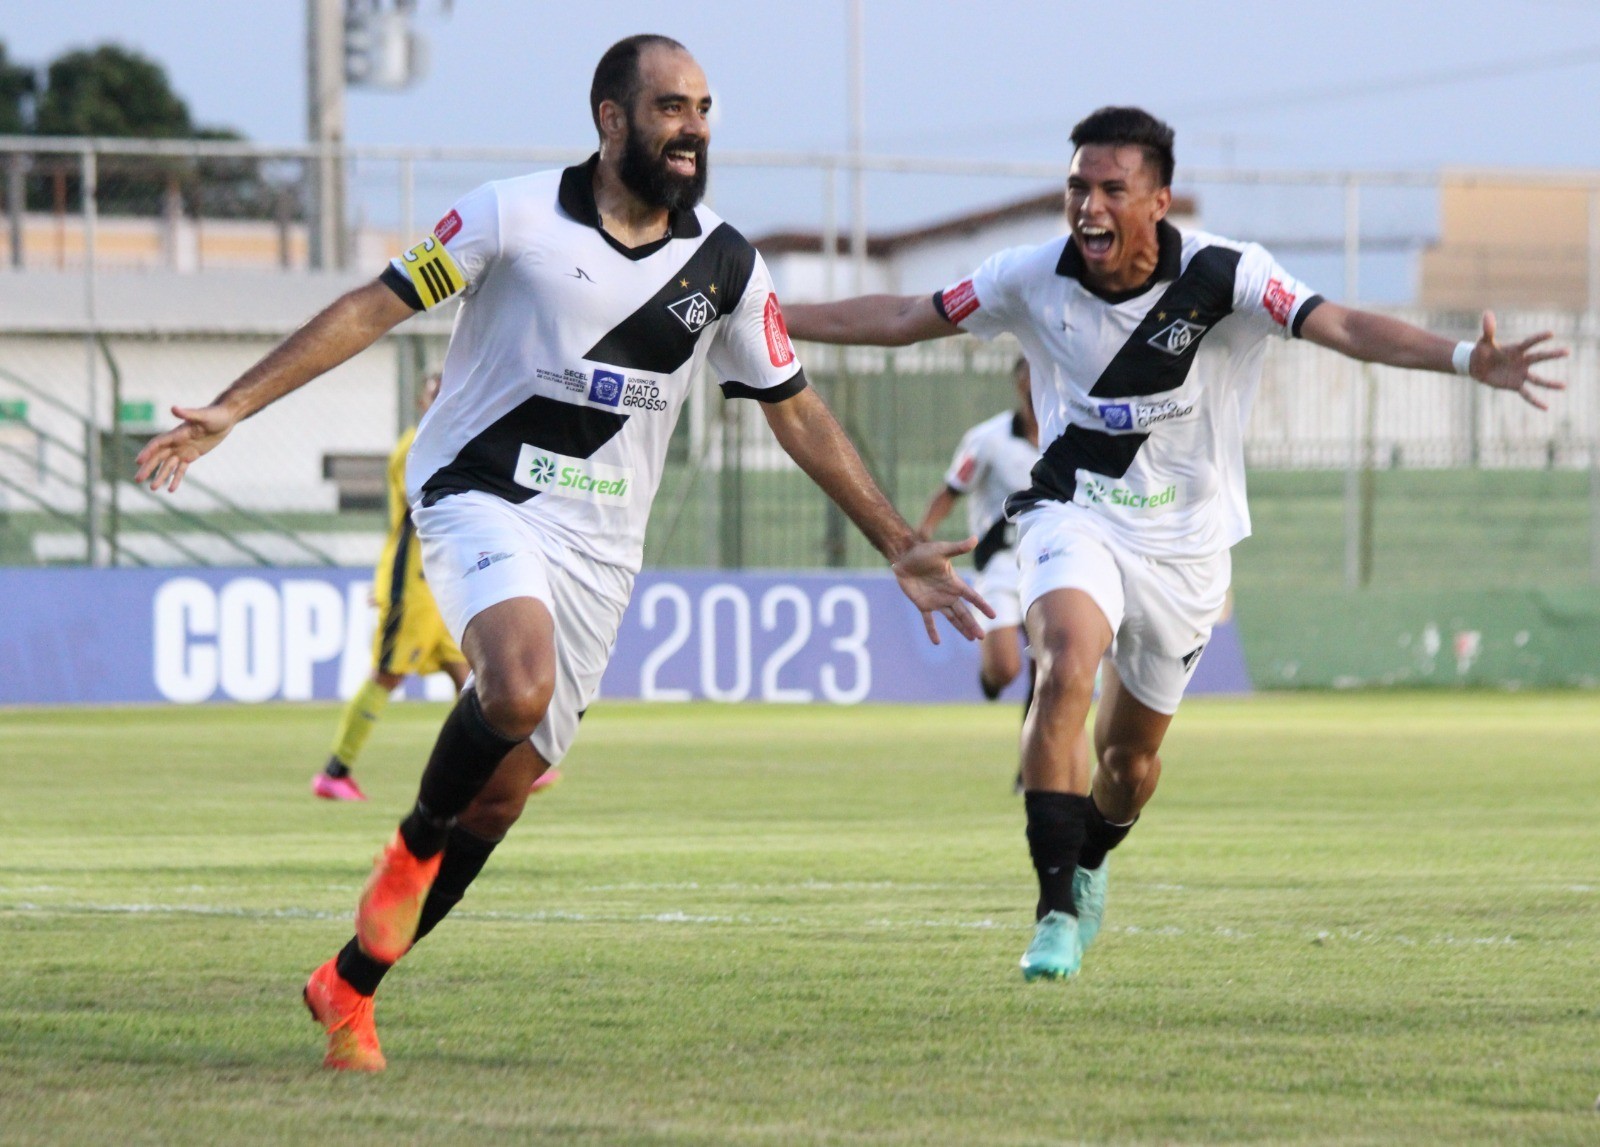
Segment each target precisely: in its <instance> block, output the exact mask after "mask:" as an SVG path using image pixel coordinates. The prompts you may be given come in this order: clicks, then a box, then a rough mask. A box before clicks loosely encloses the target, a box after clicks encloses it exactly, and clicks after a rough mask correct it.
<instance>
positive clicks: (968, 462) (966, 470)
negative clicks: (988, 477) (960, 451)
mask: <svg viewBox="0 0 1600 1147" xmlns="http://www.w3.org/2000/svg"><path fill="white" fill-rule="evenodd" d="M977 468H978V460H977V459H976V458H974V457H973V456H972V455H971V454H968V455H967V456H966V457H965V458H963V459H961V464H960V465H959V466H957V467H956V481H957V482H960V483H961V484H962V485H963V486H965V485H966V484H967V483H968V482H970V481H972V475H973V472H974V471H976V470H977Z"/></svg>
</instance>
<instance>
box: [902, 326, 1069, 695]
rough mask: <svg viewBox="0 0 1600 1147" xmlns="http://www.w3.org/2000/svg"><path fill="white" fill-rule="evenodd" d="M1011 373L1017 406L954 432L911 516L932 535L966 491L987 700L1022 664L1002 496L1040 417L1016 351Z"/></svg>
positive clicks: (1034, 456) (1030, 461)
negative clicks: (940, 479) (930, 487)
mask: <svg viewBox="0 0 1600 1147" xmlns="http://www.w3.org/2000/svg"><path fill="white" fill-rule="evenodd" d="M1011 377H1012V381H1013V382H1014V383H1015V384H1016V388H1017V406H1016V409H1015V410H1006V411H1003V412H1001V413H999V414H996V415H995V416H994V417H993V418H988V419H985V420H984V421H982V422H980V423H978V425H976V426H974V427H973V428H972V429H970V430H968V431H967V432H966V433H965V434H963V435H962V436H961V442H960V444H959V445H957V446H956V454H955V457H954V458H952V459H951V460H950V469H949V470H947V471H946V472H945V476H944V485H943V486H942V487H941V488H940V489H939V491H938V492H937V493H935V494H934V496H933V497H932V498H931V499H929V501H928V508H927V509H926V510H925V511H923V514H922V521H921V522H919V523H918V524H917V533H918V534H920V535H921V536H922V537H924V538H931V537H932V536H933V531H934V530H936V529H938V528H939V523H940V522H942V521H944V520H945V518H947V517H949V516H950V511H951V510H953V509H955V505H956V502H957V501H959V500H960V499H961V498H966V499H967V532H968V533H970V534H971V535H972V536H973V537H975V538H977V539H978V545H977V548H976V549H974V550H973V551H972V565H973V568H974V569H975V570H976V571H977V574H978V576H977V588H978V592H979V593H981V594H983V597H984V600H985V601H987V602H988V603H989V604H990V605H991V606H993V607H994V617H993V618H992V619H986V620H984V621H982V622H980V623H979V624H981V625H982V626H983V645H982V647H981V660H980V662H979V666H978V687H979V688H980V689H982V690H983V695H984V696H985V697H987V698H988V699H989V700H991V701H993V700H994V699H995V698H996V697H998V696H1000V692H1001V690H1003V689H1004V688H1005V687H1006V686H1007V685H1009V684H1011V682H1012V681H1013V680H1015V679H1016V676H1017V674H1018V673H1020V672H1021V671H1022V651H1021V648H1020V642H1019V641H1018V633H1017V631H1018V629H1019V628H1020V627H1021V625H1022V609H1021V605H1020V603H1019V601H1018V598H1017V575H1018V571H1017V526H1016V523H1015V522H1013V521H1011V520H1010V519H1009V518H1007V517H1006V499H1007V498H1009V497H1010V496H1011V495H1012V494H1014V493H1016V492H1017V491H1018V490H1021V489H1023V488H1025V487H1026V486H1027V485H1028V475H1029V472H1030V471H1031V470H1032V469H1033V465H1034V463H1035V462H1037V461H1038V460H1039V422H1038V420H1037V419H1036V418H1034V416H1033V396H1032V393H1031V382H1030V378H1031V376H1030V374H1029V371H1028V360H1027V359H1026V358H1023V357H1020V356H1019V357H1018V358H1017V361H1016V363H1015V364H1014V365H1013V366H1012V368H1011ZM1030 694H1031V690H1030Z"/></svg>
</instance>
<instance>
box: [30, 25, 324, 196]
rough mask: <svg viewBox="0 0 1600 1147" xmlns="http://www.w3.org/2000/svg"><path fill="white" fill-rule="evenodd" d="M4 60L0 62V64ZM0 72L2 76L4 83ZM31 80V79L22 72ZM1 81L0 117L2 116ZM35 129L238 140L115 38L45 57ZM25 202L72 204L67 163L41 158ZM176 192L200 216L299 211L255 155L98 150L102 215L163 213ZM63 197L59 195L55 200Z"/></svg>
mask: <svg viewBox="0 0 1600 1147" xmlns="http://www.w3.org/2000/svg"><path fill="white" fill-rule="evenodd" d="M0 62H3V61H0ZM3 76H4V73H3V71H0V82H3ZM30 78H31V77H30ZM3 91H4V89H3V87H0V115H3V114H4V105H3ZM27 126H28V127H29V128H30V129H31V131H32V133H33V134H35V135H60V136H111V137H123V138H127V137H132V138H136V139H208V140H237V139H242V138H243V136H241V135H240V134H239V133H238V132H235V131H232V130H231V129H228V128H215V127H201V126H199V125H197V124H196V123H195V122H194V117H193V116H192V115H191V114H190V112H189V105H188V104H187V103H185V102H184V99H183V97H182V96H180V95H178V93H177V92H175V91H173V89H172V83H171V81H170V80H169V79H168V78H167V73H166V69H165V68H163V67H162V66H161V65H160V64H159V63H157V62H156V61H154V60H151V59H149V58H148V57H146V56H143V55H141V54H139V53H138V52H135V51H132V50H131V49H128V48H123V47H119V46H118V45H116V44H102V45H100V46H99V47H95V48H84V49H79V50H77V51H72V52H68V53H66V54H65V55H63V56H60V57H58V58H56V59H55V60H52V61H51V62H50V65H49V68H48V69H47V72H46V82H45V89H44V91H43V92H42V93H40V94H39V96H38V100H37V105H36V107H35V109H34V115H33V122H32V123H31V124H30V125H27ZM36 170H38V172H39V178H38V179H36V180H33V181H31V183H32V187H31V188H30V192H29V201H30V204H31V205H33V206H35V207H36V208H40V209H49V207H51V206H52V205H54V204H55V203H56V202H58V201H59V202H61V204H62V206H65V207H67V208H69V209H71V210H76V209H77V207H78V203H79V186H78V183H79V180H78V176H77V173H76V164H75V162H67V163H63V162H61V161H60V160H53V161H48V162H47V163H45V164H43V165H40V166H39V167H37V168H36ZM174 192H177V193H178V194H180V195H181V196H182V197H183V199H184V200H186V201H187V202H188V205H189V207H190V208H191V209H192V210H194V211H196V212H198V213H200V214H203V215H206V216H213V217H215V216H221V217H232V218H270V217H272V216H273V215H274V214H276V213H278V212H281V211H283V210H284V209H285V203H286V202H287V206H288V209H289V211H290V213H291V214H293V215H296V216H298V215H299V214H300V207H299V201H298V196H293V197H291V199H290V200H288V201H286V200H285V194H286V191H285V189H283V188H280V187H278V186H276V185H273V184H271V183H269V182H268V181H267V180H265V179H264V178H263V176H262V173H261V170H260V164H259V163H258V162H257V161H255V160H253V159H204V160H190V159H178V158H167V159H151V158H145V157H120V156H106V157H105V158H103V159H102V161H101V165H100V184H99V195H98V197H97V203H98V205H99V208H100V210H101V211H103V212H106V213H108V214H118V215H121V214H130V215H148V214H153V213H156V212H159V211H161V210H164V209H165V206H166V204H167V203H168V202H169V199H170V196H171V195H172V194H173V193H174ZM58 196H59V197H61V198H60V200H58V199H57V197H58Z"/></svg>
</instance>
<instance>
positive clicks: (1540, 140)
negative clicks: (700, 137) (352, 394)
mask: <svg viewBox="0 0 1600 1147" xmlns="http://www.w3.org/2000/svg"><path fill="white" fill-rule="evenodd" d="M421 4H422V8H423V17H422V19H421V21H420V24H421V27H422V29H423V31H424V32H425V33H426V34H427V36H428V39H429V41H430V45H431V51H432V68H431V73H430V75H429V76H428V78H427V79H426V80H425V81H424V82H423V83H422V84H421V85H419V86H418V87H416V88H415V89H413V90H411V91H408V92H405V93H401V94H388V93H359V92H358V93H352V94H351V96H350V101H349V121H348V125H349V138H350V139H351V141H352V142H356V143H416V144H429V145H439V144H453V143H460V144H495V145H519V144H528V145H567V146H574V147H585V146H588V145H589V144H590V143H591V141H592V139H593V134H592V129H591V127H590V124H589V120H588V110H587V102H586V97H587V91H588V83H589V76H590V72H591V70H592V68H593V64H594V60H595V59H596V58H597V57H598V56H599V54H600V52H602V51H603V50H604V48H605V47H606V46H607V45H608V44H609V43H611V42H612V41H613V40H615V39H617V38H619V37H621V36H623V35H627V34H629V33H632V32H637V31H659V32H665V33H667V34H669V35H673V36H676V37H677V38H678V39H681V40H683V41H684V42H685V43H686V44H687V45H688V46H689V47H690V49H691V50H693V51H694V52H695V53H696V55H697V56H698V57H699V58H700V61H701V63H702V64H703V65H704V66H705V68H706V71H707V73H708V75H709V76H710V78H711V83H712V88H713V91H714V92H715V94H716V97H717V99H718V102H719V104H720V106H721V113H720V119H719V121H718V124H717V129H716V137H715V142H714V150H713V169H714V170H715V147H716V146H721V147H723V148H740V149H759V150H778V149H783V150H787V149H842V148H843V147H844V145H845V142H846V138H847V130H848V120H847V107H846V75H845V50H844V49H845V42H846V35H847V12H848V6H847V3H846V0H813V2H810V3H793V2H791V3H762V2H759V0H700V2H699V3H697V4H694V5H679V6H666V5H661V4H659V3H652V4H645V3H638V2H632V0H594V2H591V3H588V4H583V5H557V4H549V3H538V2H535V0H456V3H455V5H454V11H453V12H452V13H451V14H450V15H449V16H447V17H446V16H444V15H442V14H441V13H440V11H439V8H440V5H439V2H438V0H421ZM304 10H305V5H304V3H303V2H302V0H51V2H50V3H48V4H39V3H37V2H36V0H0V38H3V39H4V40H5V42H6V44H7V47H8V49H9V52H10V54H11V56H12V57H13V58H14V59H20V60H24V61H35V62H43V61H45V60H47V59H48V58H49V57H50V56H52V55H54V54H56V53H58V52H60V51H62V50H64V49H67V48H70V47H75V46H83V45H88V44H94V43H99V42H103V41H108V40H110V41H116V42H119V43H122V44H125V45H129V46H132V47H135V48H138V49H139V50H141V51H143V52H145V53H147V54H149V55H151V56H153V57H155V58H156V59H158V60H160V61H161V62H162V63H164V64H165V65H166V66H167V68H168V70H169V72H170V74H171V76H172V78H173V81H174V84H175V86H176V87H177V89H178V90H179V92H180V93H181V94H182V95H183V96H184V97H185V98H186V99H187V100H188V101H189V103H190V106H191V108H192V109H193V110H194V112H195V114H196V116H197V118H198V119H199V120H201V121H202V122H205V123H213V124H222V125H227V126H231V127H235V128H238V129H240V130H242V131H244V132H245V133H246V134H247V135H249V136H250V137H251V138H253V139H257V140H261V141H265V142H277V143H282V142H297V141H299V140H301V139H303V138H304V135H305V96H304V86H305V81H304V36H305V32H304ZM866 41H867V65H868V80H867V141H868V147H869V149H870V150H873V151H878V152H892V153H896V154H907V155H926V156H960V157H969V158H992V159H1015V160H1062V159H1064V158H1065V157H1066V147H1067V145H1066V135H1067V132H1068V131H1069V130H1070V127H1071V125H1072V123H1073V122H1074V121H1075V120H1076V119H1077V118H1078V117H1080V116H1081V115H1083V114H1084V113H1085V112H1087V111H1089V110H1091V109H1093V108H1094V107H1097V106H1099V105H1101V104H1106V103H1121V102H1134V103H1139V104H1143V105H1144V106H1146V107H1148V108H1150V109H1151V110H1152V111H1155V112H1157V113H1158V114H1161V115H1163V116H1165V117H1166V118H1168V119H1169V120H1170V121H1171V122H1172V123H1173V125H1174V126H1175V127H1176V128H1177V130H1178V158H1179V179H1180V182H1181V180H1182V170H1183V165H1184V164H1185V163H1188V164H1190V165H1204V166H1217V165H1219V164H1222V163H1226V162H1228V161H1230V160H1231V161H1233V162H1235V163H1238V164H1240V165H1242V166H1252V167H1273V168H1305V167H1315V168H1334V169H1338V168H1352V167H1354V168H1404V169H1420V170H1432V169H1436V168H1438V167H1440V166H1444V165H1473V166H1503V165H1511V166H1532V167H1542V168H1550V167H1556V168H1574V169H1590V170H1595V169H1600V3H1593V2H1589V0H1501V2H1498V3H1490V2H1486V0H1462V2H1459V3H1448V4H1447V3H1437V2H1436V3H1407V4H1397V3H1394V2H1393V0H1388V2H1374V0H1343V2H1341V3H1339V4H1323V5H1300V4H1288V3H1283V2H1282V0H1276V2H1273V3H1256V2H1246V0H1211V2H1210V3H1208V4H1203V5H1202V4H1181V5H1180V4H1174V3H1157V2H1154V0H1123V2H1121V3H1118V4H1115V5H1111V4H1094V5H1089V4H1081V3H1026V2H1022V0H987V2H985V3H981V4H980V3H944V2H939V0H923V2H920V3H918V2H914V0H867V33H866ZM817 183H818V181H816V180H815V179H811V178H807V177H794V176H779V175H776V174H774V175H772V176H770V177H768V178H765V179H761V180H755V181H751V182H749V183H748V184H746V185H744V186H742V187H740V188H733V189H730V190H728V191H725V192H724V193H723V195H722V197H721V198H719V200H718V206H719V208H720V209H722V210H723V212H724V213H725V214H727V215H728V216H729V217H730V218H732V219H733V221H734V222H735V223H736V224H739V225H740V226H742V227H743V228H744V229H745V230H747V231H750V232H752V233H757V232H759V231H761V230H762V229H763V228H766V227H770V226H778V225H783V224H788V223H808V222H809V223H811V224H813V225H814V223H815V220H816V219H817V218H818V217H819V208H818V202H817V201H818V200H819V198H820V193H819V191H818V189H817ZM1026 189H1028V188H1023V187H1020V186H1013V185H1011V184H1003V183H999V182H990V181H974V180H931V179H924V180H912V181H902V182H897V183H890V182H886V181H885V180H881V179H880V180H874V181H873V184H872V186H871V189H870V195H869V217H870V218H871V219H872V220H873V222H874V223H875V224H878V225H886V226H887V225H905V224H911V223H915V222H919V221H925V220H928V219H932V218H937V217H940V216H944V215H948V214H950V213H952V212H953V211H956V210H960V209H963V208H966V207H969V206H973V205H976V204H980V203H992V202H994V201H996V200H997V199H1003V198H1006V196H1007V195H1008V194H1010V193H1011V192H1012V191H1013V190H1015V191H1021V190H1026ZM1033 189H1037V187H1036V185H1034V186H1033ZM461 190H464V188H462V189H461ZM438 194H441V195H442V194H443V192H442V191H441V192H439V193H438ZM419 198H426V194H425V193H420V192H419ZM1401 198H1402V199H1403V198H1404V197H1401ZM1208 202H1210V203H1212V204H1214V205H1216V206H1217V207H1218V209H1219V210H1222V208H1223V206H1224V197H1219V196H1216V195H1209V197H1208ZM1241 202H1243V203H1244V204H1245V206H1243V207H1240V206H1238V205H1233V206H1231V207H1228V208H1227V210H1224V211H1222V213H1223V215H1224V217H1225V222H1226V223H1228V224H1229V225H1232V226H1234V227H1235V229H1236V230H1237V228H1238V226H1239V224H1236V223H1235V222H1234V219H1233V218H1232V216H1233V215H1237V214H1238V213H1239V211H1241V210H1242V211H1246V212H1249V211H1261V212H1265V213H1266V214H1267V215H1268V216H1271V217H1272V218H1269V219H1267V221H1266V222H1264V223H1263V224H1262V226H1261V228H1260V229H1261V230H1263V231H1265V232H1269V233H1270V232H1274V231H1276V230H1281V229H1282V228H1283V227H1284V226H1286V225H1294V224H1295V223H1296V222H1297V221H1298V217H1299V216H1300V215H1302V214H1304V215H1306V216H1307V217H1308V218H1309V217H1310V216H1315V217H1316V218H1317V220H1318V222H1316V223H1315V225H1314V228H1313V229H1323V230H1325V229H1326V226H1325V223H1324V221H1323V216H1325V215H1327V214H1328V212H1329V211H1330V210H1333V211H1334V213H1335V215H1336V206H1335V207H1332V208H1330V207H1329V205H1327V204H1324V203H1321V202H1320V201H1318V202H1317V203H1315V204H1311V203H1310V201H1309V200H1308V201H1306V203H1305V205H1304V206H1302V201H1301V200H1299V199H1294V200H1290V201H1285V202H1279V203H1275V204H1271V205H1265V206H1262V205H1260V204H1259V202H1258V201H1252V200H1250V198H1249V197H1246V198H1245V200H1243V201H1241ZM1252 203H1255V204H1256V205H1254V206H1252V205H1251V204H1252ZM1396 204H1397V205H1396V206H1393V207H1389V208H1386V207H1385V206H1384V204H1383V203H1382V201H1381V197H1375V198H1374V200H1373V202H1372V204H1371V205H1370V207H1371V210H1372V212H1373V220H1372V222H1371V223H1370V224H1369V226H1370V227H1372V228H1375V229H1377V230H1383V229H1384V228H1389V229H1391V230H1405V229H1406V228H1408V227H1410V228H1414V227H1416V226H1425V225H1426V224H1425V223H1418V222H1417V220H1418V219H1420V218H1421V216H1419V215H1418V214H1417V209H1415V208H1413V207H1402V206H1399V205H1398V204H1399V200H1398V199H1397V200H1396ZM432 206H433V205H432V203H431V201H430V202H429V203H426V204H422V205H420V207H419V209H424V210H431V209H432ZM1203 206H1204V204H1203ZM1386 211H1387V212H1388V213H1389V214H1392V215H1393V216H1394V221H1393V222H1386V221H1385V218H1384V216H1385V212H1386ZM1279 216H1283V217H1284V218H1282V219H1279V218H1277V217H1279ZM1329 218H1330V219H1332V220H1333V222H1332V223H1331V224H1328V225H1336V218H1334V217H1333V216H1329ZM1208 221H1209V219H1208Z"/></svg>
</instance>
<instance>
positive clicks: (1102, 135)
mask: <svg viewBox="0 0 1600 1147" xmlns="http://www.w3.org/2000/svg"><path fill="white" fill-rule="evenodd" d="M1172 139H1173V136H1172V128H1171V127H1169V126H1168V125H1167V124H1165V123H1163V122H1162V121H1161V120H1158V119H1157V118H1156V117H1155V116H1153V115H1151V114H1150V113H1149V112H1147V111H1145V110H1144V109H1143V108H1100V109H1099V110H1097V111H1093V112H1090V113H1089V114H1088V115H1087V116H1085V117H1084V118H1083V119H1081V120H1079V121H1078V126H1077V127H1075V128H1073V129H1072V147H1073V150H1074V151H1076V150H1077V149H1078V148H1080V147H1082V146H1084V145H1085V144H1089V143H1108V144H1111V145H1113V146H1122V145H1129V146H1132V147H1139V148H1143V149H1144V158H1145V162H1146V163H1148V164H1149V165H1150V166H1151V168H1152V169H1154V171H1155V172H1156V175H1157V176H1158V177H1159V178H1160V180H1161V182H1160V184H1159V186H1161V187H1171V186H1172V169H1173V167H1174V166H1176V161H1175V160H1174V159H1173V158H1172Z"/></svg>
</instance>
